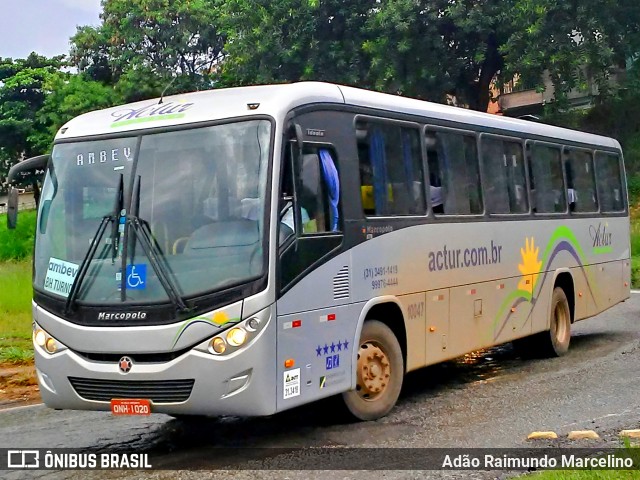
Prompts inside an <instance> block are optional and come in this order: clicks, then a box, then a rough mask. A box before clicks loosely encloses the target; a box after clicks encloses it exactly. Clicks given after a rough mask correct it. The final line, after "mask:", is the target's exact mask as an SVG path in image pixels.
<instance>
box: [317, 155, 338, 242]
mask: <svg viewBox="0 0 640 480" xmlns="http://www.w3.org/2000/svg"><path fill="white" fill-rule="evenodd" d="M319 153H320V165H322V175H323V176H324V180H325V182H326V184H327V188H328V190H329V209H330V213H331V231H332V232H335V231H336V230H338V217H339V213H338V202H339V200H340V179H339V177H338V171H337V170H336V166H335V164H334V163H333V159H332V158H331V154H330V153H329V150H327V149H324V148H321V149H320V150H319Z"/></svg>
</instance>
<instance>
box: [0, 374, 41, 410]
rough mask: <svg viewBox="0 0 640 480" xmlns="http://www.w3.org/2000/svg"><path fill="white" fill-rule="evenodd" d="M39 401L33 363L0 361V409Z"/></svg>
mask: <svg viewBox="0 0 640 480" xmlns="http://www.w3.org/2000/svg"><path fill="white" fill-rule="evenodd" d="M40 402H42V400H41V399H40V391H39V390H38V381H37V379H36V369H35V367H34V366H33V364H30V365H13V364H9V363H0V410H2V409H4V408H9V407H18V406H21V405H32V404H34V403H40Z"/></svg>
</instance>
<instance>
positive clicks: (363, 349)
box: [342, 320, 404, 420]
mask: <svg viewBox="0 0 640 480" xmlns="http://www.w3.org/2000/svg"><path fill="white" fill-rule="evenodd" d="M403 377H404V361H403V359H402V349H401V348H400V344H399V343H398V339H397V338H396V336H395V335H394V334H393V332H392V331H391V329H390V328H389V327H387V326H386V325H385V324H384V323H382V322H380V321H377V320H368V321H366V322H365V323H364V325H363V326H362V333H361V334H360V347H359V349H358V360H357V365H356V389H355V390H351V391H349V392H345V393H343V394H342V398H343V400H344V403H345V405H346V407H347V409H348V410H349V412H350V413H351V415H353V416H354V417H356V418H358V419H360V420H375V419H377V418H380V417H383V416H385V415H386V414H387V413H389V411H390V410H391V409H392V408H393V406H394V405H395V404H396V401H397V400H398V396H399V395H400V389H401V388H402V380H403Z"/></svg>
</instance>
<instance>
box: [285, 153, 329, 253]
mask: <svg viewBox="0 0 640 480" xmlns="http://www.w3.org/2000/svg"><path fill="white" fill-rule="evenodd" d="M295 149H296V147H295V146H290V148H289V149H288V151H287V153H286V155H285V160H284V165H283V169H284V170H283V176H282V186H281V191H280V234H279V242H280V243H283V242H284V240H286V239H287V238H288V237H289V236H291V235H293V234H294V232H295V230H296V227H295V216H296V215H299V218H300V225H301V228H302V231H301V232H299V233H300V234H302V235H304V234H313V233H322V232H335V231H338V230H340V213H339V212H340V209H339V203H340V179H339V175H338V170H337V168H336V163H335V160H334V158H335V155H334V153H333V151H332V150H330V149H328V148H314V149H305V151H304V154H303V155H302V157H301V158H297V157H298V154H297V152H294V150H295ZM292 155H293V156H294V158H296V165H295V175H293V174H292V172H291V169H292V167H291V156H292ZM294 181H295V182H296V187H295V193H296V197H295V201H294Z"/></svg>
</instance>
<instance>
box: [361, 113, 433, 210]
mask: <svg viewBox="0 0 640 480" xmlns="http://www.w3.org/2000/svg"><path fill="white" fill-rule="evenodd" d="M356 134H357V138H358V156H359V163H360V185H361V187H360V193H361V197H362V206H363V209H364V213H365V214H366V215H370V216H376V215H423V214H424V213H425V201H424V189H423V180H422V179H423V172H422V155H421V153H420V135H419V133H418V130H417V129H413V128H406V127H401V126H399V125H393V124H386V123H376V122H361V123H359V124H358V125H357V126H356Z"/></svg>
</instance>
